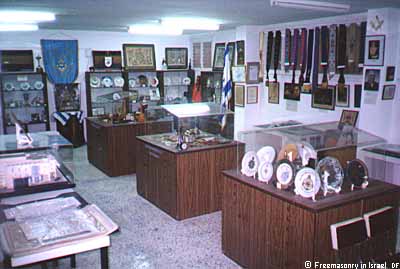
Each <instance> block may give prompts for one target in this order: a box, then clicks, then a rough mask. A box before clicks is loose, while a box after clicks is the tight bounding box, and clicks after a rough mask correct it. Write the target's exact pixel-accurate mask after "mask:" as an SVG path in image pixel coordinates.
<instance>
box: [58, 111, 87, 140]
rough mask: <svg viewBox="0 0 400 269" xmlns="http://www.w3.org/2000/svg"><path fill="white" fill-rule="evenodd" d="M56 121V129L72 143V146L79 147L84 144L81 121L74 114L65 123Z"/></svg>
mask: <svg viewBox="0 0 400 269" xmlns="http://www.w3.org/2000/svg"><path fill="white" fill-rule="evenodd" d="M56 123H57V131H58V132H59V133H60V134H61V135H62V136H64V137H65V138H66V139H67V140H68V141H70V142H71V143H72V145H73V146H74V147H80V146H82V145H83V144H85V138H84V136H83V123H80V122H79V120H78V119H77V118H76V116H75V115H73V116H71V118H70V119H69V120H68V122H67V124H66V125H62V124H61V123H60V122H59V121H56Z"/></svg>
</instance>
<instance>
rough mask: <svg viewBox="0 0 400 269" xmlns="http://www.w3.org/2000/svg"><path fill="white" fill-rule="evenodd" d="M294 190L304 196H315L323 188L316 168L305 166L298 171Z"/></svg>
mask: <svg viewBox="0 0 400 269" xmlns="http://www.w3.org/2000/svg"><path fill="white" fill-rule="evenodd" d="M294 186H295V189H294V192H295V193H296V194H297V195H300V196H302V197H304V198H313V200H315V195H316V194H317V193H318V191H319V189H320V188H321V180H320V178H319V175H318V173H317V172H315V170H314V169H312V168H309V167H305V168H302V169H301V170H300V171H299V172H297V175H296V179H295V180H294Z"/></svg>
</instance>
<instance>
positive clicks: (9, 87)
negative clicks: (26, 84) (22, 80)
mask: <svg viewBox="0 0 400 269" xmlns="http://www.w3.org/2000/svg"><path fill="white" fill-rule="evenodd" d="M4 90H6V91H8V92H10V91H13V90H14V84H12V83H11V82H6V83H4Z"/></svg>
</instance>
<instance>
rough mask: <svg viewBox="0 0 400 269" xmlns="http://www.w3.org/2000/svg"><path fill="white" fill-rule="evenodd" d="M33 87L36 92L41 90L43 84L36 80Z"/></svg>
mask: <svg viewBox="0 0 400 269" xmlns="http://www.w3.org/2000/svg"><path fill="white" fill-rule="evenodd" d="M33 87H35V89H36V90H38V91H40V90H43V88H44V83H43V81H41V80H38V81H36V82H35V83H34V84H33Z"/></svg>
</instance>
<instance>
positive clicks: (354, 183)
mask: <svg viewBox="0 0 400 269" xmlns="http://www.w3.org/2000/svg"><path fill="white" fill-rule="evenodd" d="M346 178H348V179H349V180H350V181H351V191H353V190H354V188H361V189H365V188H366V187H367V186H368V168H367V166H366V165H365V163H364V162H363V161H361V160H359V159H354V160H352V161H349V162H347V167H346Z"/></svg>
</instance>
